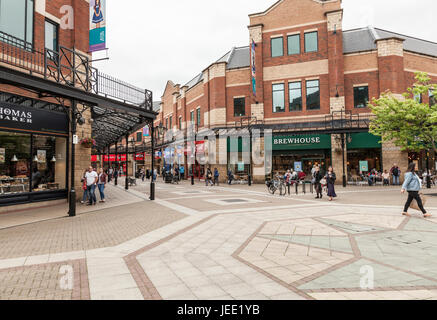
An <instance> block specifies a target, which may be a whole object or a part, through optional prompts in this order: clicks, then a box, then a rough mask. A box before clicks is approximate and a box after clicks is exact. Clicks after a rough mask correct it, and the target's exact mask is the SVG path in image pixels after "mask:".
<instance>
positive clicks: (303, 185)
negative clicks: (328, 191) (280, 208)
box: [302, 181, 306, 194]
mask: <svg viewBox="0 0 437 320" xmlns="http://www.w3.org/2000/svg"><path fill="white" fill-rule="evenodd" d="M305 185H306V183H305V181H302V192H303V194H306V190H305Z"/></svg>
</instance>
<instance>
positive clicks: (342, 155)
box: [341, 133, 346, 188]
mask: <svg viewBox="0 0 437 320" xmlns="http://www.w3.org/2000/svg"><path fill="white" fill-rule="evenodd" d="M344 149H345V137H344V133H342V134H341V157H342V160H343V188H346V172H345V170H344Z"/></svg>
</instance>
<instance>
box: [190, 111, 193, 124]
mask: <svg viewBox="0 0 437 320" xmlns="http://www.w3.org/2000/svg"><path fill="white" fill-rule="evenodd" d="M190 121H191V124H194V111H191V112H190Z"/></svg>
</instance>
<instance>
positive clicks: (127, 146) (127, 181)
mask: <svg viewBox="0 0 437 320" xmlns="http://www.w3.org/2000/svg"><path fill="white" fill-rule="evenodd" d="M128 156H129V135H126V172H125V173H126V178H125V180H124V181H125V184H124V188H125V189H126V190H129V162H128V161H129V157H128Z"/></svg>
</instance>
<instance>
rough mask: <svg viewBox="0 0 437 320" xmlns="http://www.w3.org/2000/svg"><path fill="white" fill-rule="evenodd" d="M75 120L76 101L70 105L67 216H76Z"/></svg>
mask: <svg viewBox="0 0 437 320" xmlns="http://www.w3.org/2000/svg"><path fill="white" fill-rule="evenodd" d="M76 129H77V119H76V100H73V101H72V103H71V180H70V181H71V186H70V195H69V199H70V203H69V211H68V215H69V216H70V217H74V216H76V190H75V188H74V175H75V172H74V163H75V161H76V145H75V144H74V142H75V141H74V136H75V135H76Z"/></svg>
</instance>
